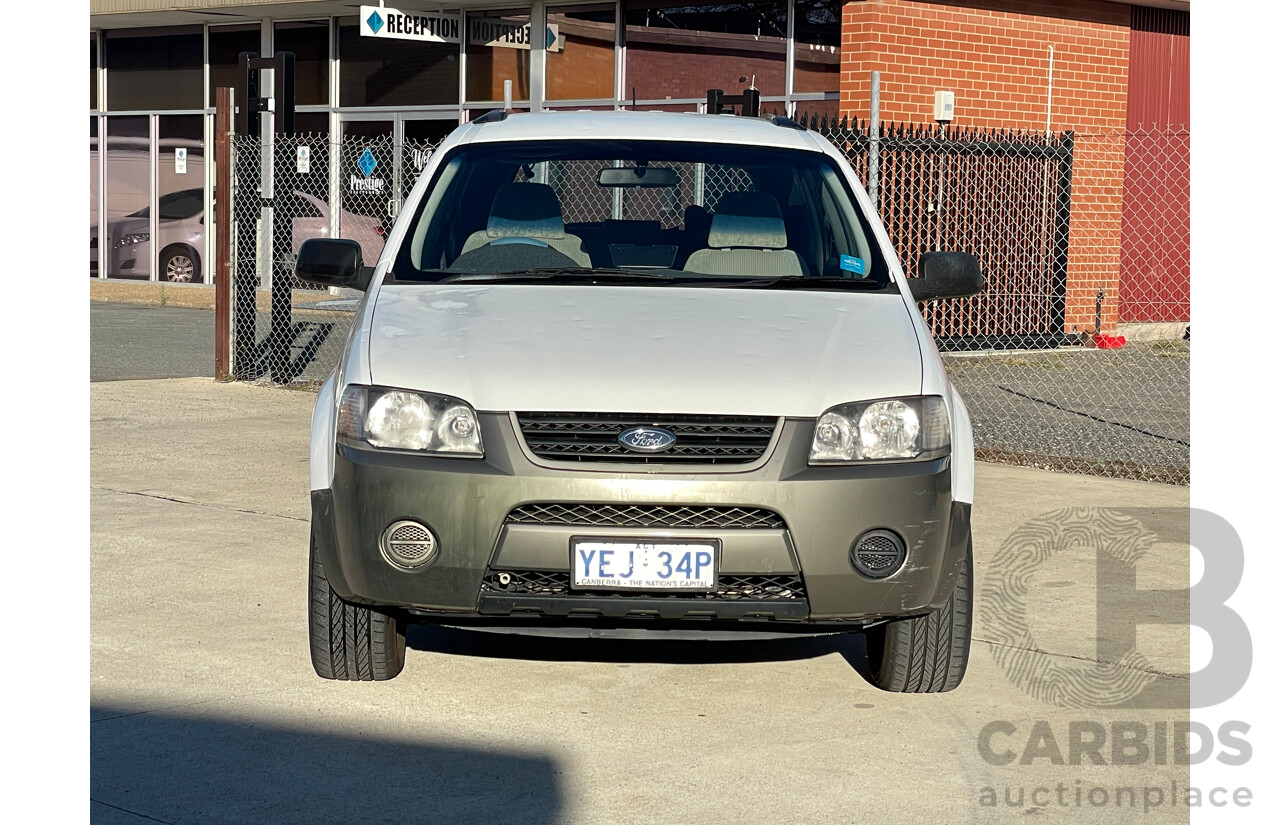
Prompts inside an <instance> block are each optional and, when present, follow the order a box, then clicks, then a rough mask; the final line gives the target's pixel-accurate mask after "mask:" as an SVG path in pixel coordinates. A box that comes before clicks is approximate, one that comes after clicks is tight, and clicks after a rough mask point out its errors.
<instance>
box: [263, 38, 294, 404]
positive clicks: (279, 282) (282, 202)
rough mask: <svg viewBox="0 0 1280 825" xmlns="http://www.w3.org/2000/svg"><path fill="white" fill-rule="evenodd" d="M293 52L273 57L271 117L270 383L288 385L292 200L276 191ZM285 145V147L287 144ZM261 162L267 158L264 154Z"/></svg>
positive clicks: (289, 116)
mask: <svg viewBox="0 0 1280 825" xmlns="http://www.w3.org/2000/svg"><path fill="white" fill-rule="evenodd" d="M293 72H294V55H293V52H277V53H276V56H275V72H274V73H275V77H274V80H275V99H276V111H275V113H274V116H273V117H272V126H273V127H275V128H274V129H273V130H272V132H273V134H272V144H271V147H272V148H271V155H270V161H271V167H270V182H271V188H272V192H271V207H272V209H271V213H272V214H271V380H272V381H274V382H276V383H277V384H287V383H289V381H290V380H291V379H292V377H293V376H292V374H291V373H292V369H291V367H292V365H291V359H290V358H289V353H290V349H291V348H292V346H293V272H292V271H291V268H290V266H289V256H290V253H291V252H292V247H293V226H292V220H291V218H290V212H291V210H289V209H286V208H285V206H286V205H287V204H288V203H289V201H290V200H292V195H291V194H290V191H289V187H287V186H286V187H283V188H282V189H281V190H280V191H276V182H277V177H278V172H279V171H280V170H283V169H286V168H288V167H287V166H286V164H287V163H288V162H289V160H290V159H291V158H290V157H288V156H287V155H289V154H290V153H289V151H288V150H289V148H290V147H291V146H292V145H293V142H292V141H287V140H286V138H289V137H292V136H293V129H294V123H293V93H294V88H293ZM286 144H287V145H286ZM263 158H264V160H265V159H266V158H267V156H266V155H265V154H264V155H263Z"/></svg>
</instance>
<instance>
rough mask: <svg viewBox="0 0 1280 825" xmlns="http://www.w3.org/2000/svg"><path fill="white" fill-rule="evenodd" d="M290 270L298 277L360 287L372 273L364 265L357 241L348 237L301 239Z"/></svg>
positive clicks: (314, 282)
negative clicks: (294, 262) (296, 257)
mask: <svg viewBox="0 0 1280 825" xmlns="http://www.w3.org/2000/svg"><path fill="white" fill-rule="evenodd" d="M293 273H294V275H296V276H297V277H298V280H300V281H306V282H307V283H312V284H323V285H325V286H341V287H347V288H348V289H358V290H361V291H364V290H365V289H366V288H368V286H369V279H370V278H371V277H372V276H373V269H372V267H367V266H365V265H364V256H363V255H362V254H361V251H360V244H358V243H356V242H355V241H353V240H350V239H348V238H311V239H310V240H306V241H303V242H302V247H301V248H300V249H299V250H298V262H297V263H296V264H294V268H293Z"/></svg>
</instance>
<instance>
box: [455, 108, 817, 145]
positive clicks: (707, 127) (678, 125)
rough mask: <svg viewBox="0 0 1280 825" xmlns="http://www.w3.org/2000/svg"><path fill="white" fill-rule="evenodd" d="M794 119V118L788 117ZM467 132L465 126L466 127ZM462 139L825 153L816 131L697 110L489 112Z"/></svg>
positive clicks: (759, 119)
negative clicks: (664, 143)
mask: <svg viewBox="0 0 1280 825" xmlns="http://www.w3.org/2000/svg"><path fill="white" fill-rule="evenodd" d="M788 123H789V121H788ZM460 131H464V130H460ZM465 132H466V134H465V136H463V135H461V134H460V135H459V138H460V139H461V140H464V141H466V142H470V143H490V142H505V141H524V140H601V139H604V140H609V139H626V140H667V141H671V140H674V141H694V142H698V143H734V144H741V145H747V146H775V147H783V148H788V149H803V150H807V151H810V152H815V151H816V152H820V151H822V148H821V146H820V144H819V143H818V142H817V140H815V138H814V135H813V133H811V132H808V131H806V130H804V129H801V128H796V126H791V127H788V126H785V125H776V124H775V123H773V121H771V120H767V119H765V118H756V117H740V116H734V115H704V114H698V113H697V112H632V111H626V110H620V111H605V112H591V111H578V112H564V111H561V112H511V113H509V114H507V115H506V116H505V117H503V116H502V113H497V114H493V115H489V116H486V118H485V119H482V120H481V121H480V122H478V123H477V122H474V121H473V122H472V123H470V124H468V125H467V127H466V128H465Z"/></svg>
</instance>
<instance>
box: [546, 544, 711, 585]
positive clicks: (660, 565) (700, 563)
mask: <svg viewBox="0 0 1280 825" xmlns="http://www.w3.org/2000/svg"><path fill="white" fill-rule="evenodd" d="M719 547H720V545H719V543H718V542H708V541H698V542H695V541H680V540H678V539H673V540H663V541H627V540H620V541H615V540H612V539H609V540H604V539H588V538H582V539H573V540H572V541H570V543H569V550H570V552H571V554H572V556H573V563H572V568H573V586H574V587H575V588H578V589H580V590H601V589H625V590H689V591H703V590H714V589H715V587H716V556H717V555H718V552H717V551H718V550H719Z"/></svg>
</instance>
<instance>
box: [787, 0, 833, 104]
mask: <svg viewBox="0 0 1280 825" xmlns="http://www.w3.org/2000/svg"><path fill="white" fill-rule="evenodd" d="M842 2H843V0H795V14H796V24H795V38H796V68H795V74H794V80H793V91H794V92H795V93H796V94H805V93H809V92H839V91H840V8H841V4H842Z"/></svg>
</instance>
